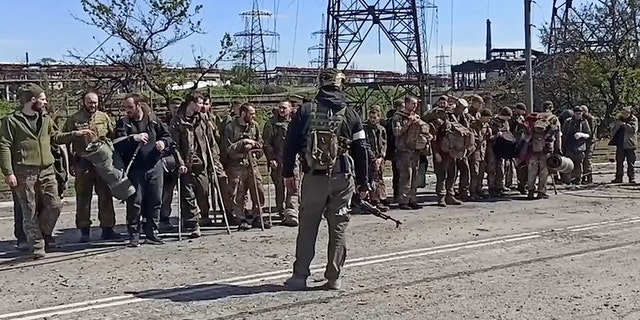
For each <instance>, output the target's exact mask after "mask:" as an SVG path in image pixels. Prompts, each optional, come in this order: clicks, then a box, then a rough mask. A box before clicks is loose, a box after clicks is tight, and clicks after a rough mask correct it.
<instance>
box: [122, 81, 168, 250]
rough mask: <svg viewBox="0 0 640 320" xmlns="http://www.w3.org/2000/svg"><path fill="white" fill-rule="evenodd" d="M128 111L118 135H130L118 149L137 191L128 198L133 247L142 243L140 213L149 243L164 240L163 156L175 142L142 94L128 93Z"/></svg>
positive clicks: (129, 225) (129, 228)
mask: <svg viewBox="0 0 640 320" xmlns="http://www.w3.org/2000/svg"><path fill="white" fill-rule="evenodd" d="M122 106H123V107H124V110H125V112H126V115H125V116H124V117H122V118H120V120H118V122H117V123H116V133H115V137H116V138H120V137H127V138H126V139H125V140H123V141H121V142H119V143H117V144H116V145H115V152H117V153H118V155H119V156H120V158H121V159H122V161H123V162H124V163H125V164H127V165H128V166H129V167H130V169H129V173H128V178H129V180H130V181H131V183H132V184H133V186H134V187H135V188H136V193H135V194H134V195H132V196H131V197H129V198H128V199H127V231H128V233H129V244H128V246H130V247H137V246H139V245H140V231H141V230H140V228H139V224H140V216H141V214H142V215H144V217H145V221H146V222H145V224H144V230H143V231H144V233H145V236H146V239H145V240H146V241H145V242H146V243H148V244H163V243H164V242H163V241H162V239H160V237H158V226H157V222H158V218H159V215H160V208H161V206H162V186H163V180H164V171H163V169H162V166H161V165H160V158H161V157H162V152H163V151H164V150H165V148H167V147H169V146H171V145H173V144H174V142H173V139H171V134H170V133H169V130H168V129H167V127H166V126H165V125H164V124H163V123H161V122H159V121H158V120H157V119H156V117H155V115H153V114H152V112H150V111H149V110H150V108H149V106H148V105H147V104H146V103H145V102H144V101H143V98H142V96H141V95H139V94H136V93H132V94H128V95H127V96H125V98H124V99H123V100H122Z"/></svg>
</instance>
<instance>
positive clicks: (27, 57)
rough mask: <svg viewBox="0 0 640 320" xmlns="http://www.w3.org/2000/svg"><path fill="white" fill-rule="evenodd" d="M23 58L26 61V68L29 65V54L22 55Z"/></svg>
mask: <svg viewBox="0 0 640 320" xmlns="http://www.w3.org/2000/svg"><path fill="white" fill-rule="evenodd" d="M24 57H25V59H26V60H27V66H28V65H29V52H25V53H24Z"/></svg>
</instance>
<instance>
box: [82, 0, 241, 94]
mask: <svg viewBox="0 0 640 320" xmlns="http://www.w3.org/2000/svg"><path fill="white" fill-rule="evenodd" d="M81 3H82V8H83V11H84V12H85V13H86V14H87V16H88V19H81V18H77V19H78V20H80V21H82V22H84V23H86V24H87V25H90V26H94V27H96V28H98V29H101V30H103V31H105V32H106V33H107V34H109V36H110V38H111V37H113V38H116V39H119V40H120V42H118V47H117V48H116V49H112V50H106V49H102V48H101V49H100V51H99V53H98V54H97V55H96V56H94V57H91V58H90V59H91V60H92V61H93V62H95V63H100V64H108V65H111V66H115V67H119V68H121V69H122V70H124V72H120V73H117V72H116V73H108V74H101V75H98V76H99V77H98V79H100V80H103V82H109V83H116V84H117V85H119V86H121V87H123V88H124V89H125V90H126V91H132V90H133V89H139V87H141V86H143V87H146V88H148V89H149V90H151V91H152V92H154V93H155V94H157V95H160V96H161V97H163V98H164V99H165V100H166V99H169V97H170V96H171V92H170V90H171V89H170V85H172V84H176V83H178V84H180V83H184V82H186V79H187V77H190V76H193V75H187V74H186V73H185V72H184V71H183V70H181V68H179V67H180V65H178V64H172V63H170V62H169V61H166V60H165V59H164V58H163V57H162V53H163V51H164V50H165V49H166V48H168V47H171V46H173V45H175V44H177V43H179V42H181V41H182V40H184V39H187V38H189V37H190V36H192V35H194V34H201V33H204V31H203V30H202V28H201V21H200V20H199V19H198V18H197V16H198V14H199V12H200V11H201V9H202V5H195V6H194V5H193V4H192V1H191V0H142V1H136V0H81ZM220 46H221V49H220V51H219V52H218V56H217V57H215V58H204V57H202V56H197V57H195V62H196V66H197V67H198V68H199V70H200V72H201V73H200V75H199V76H196V81H195V84H194V87H193V89H195V88H197V85H198V82H199V81H201V80H202V79H203V78H204V76H205V75H206V74H207V73H209V72H211V71H213V70H214V69H215V68H216V67H217V64H218V63H219V62H220V61H222V59H223V58H224V57H225V56H226V55H228V54H229V53H230V52H231V46H232V43H231V37H230V35H228V34H225V35H224V37H223V39H222V40H221V42H220ZM72 56H74V57H76V58H78V59H79V60H80V59H83V57H81V56H80V55H79V54H77V53H76V54H72ZM92 75H94V76H95V70H94V72H92Z"/></svg>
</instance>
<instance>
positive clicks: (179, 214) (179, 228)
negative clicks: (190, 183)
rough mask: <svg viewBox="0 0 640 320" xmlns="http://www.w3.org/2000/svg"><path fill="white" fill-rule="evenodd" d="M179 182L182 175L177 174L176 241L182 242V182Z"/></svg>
mask: <svg viewBox="0 0 640 320" xmlns="http://www.w3.org/2000/svg"><path fill="white" fill-rule="evenodd" d="M178 170H180V169H178ZM180 180H182V173H180V172H178V241H182V190H181V189H182V182H181V181H180Z"/></svg>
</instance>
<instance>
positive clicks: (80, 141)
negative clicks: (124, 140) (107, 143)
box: [62, 109, 115, 165]
mask: <svg viewBox="0 0 640 320" xmlns="http://www.w3.org/2000/svg"><path fill="white" fill-rule="evenodd" d="M83 129H90V130H91V131H93V132H95V133H96V138H109V139H111V138H113V135H114V131H115V121H113V119H111V117H109V115H108V114H106V113H104V112H102V111H96V112H94V113H89V112H87V111H86V110H84V109H80V110H79V111H78V112H76V113H74V114H72V115H71V116H70V117H69V118H67V121H66V122H65V123H64V126H63V127H62V132H73V131H75V130H83ZM93 139H94V138H93V137H74V138H72V140H71V146H69V145H67V150H69V153H70V155H71V156H72V157H71V164H72V165H76V164H77V162H78V161H80V159H81V158H79V157H81V156H82V155H84V154H85V153H86V152H85V149H86V148H87V145H88V144H89V143H91V142H92V140H93Z"/></svg>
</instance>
